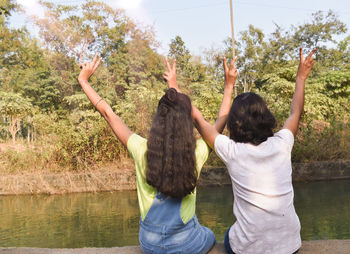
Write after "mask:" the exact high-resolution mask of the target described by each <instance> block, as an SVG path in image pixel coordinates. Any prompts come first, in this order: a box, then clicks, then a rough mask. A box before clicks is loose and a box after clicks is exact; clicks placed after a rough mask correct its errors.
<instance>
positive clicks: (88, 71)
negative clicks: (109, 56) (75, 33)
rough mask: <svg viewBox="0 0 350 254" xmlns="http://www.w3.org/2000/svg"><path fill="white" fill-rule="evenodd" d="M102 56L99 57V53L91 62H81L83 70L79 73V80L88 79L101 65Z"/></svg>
mask: <svg viewBox="0 0 350 254" xmlns="http://www.w3.org/2000/svg"><path fill="white" fill-rule="evenodd" d="M101 61H102V58H98V57H97V54H96V55H95V57H94V59H93V60H92V62H90V63H84V64H80V69H81V72H80V74H79V77H78V80H79V82H84V81H88V80H89V78H90V77H91V75H92V74H94V72H95V71H96V69H97V67H98V66H99V65H100V63H101Z"/></svg>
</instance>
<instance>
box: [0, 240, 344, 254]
mask: <svg viewBox="0 0 350 254" xmlns="http://www.w3.org/2000/svg"><path fill="white" fill-rule="evenodd" d="M224 253H226V252H225V248H224V245H223V244H222V243H219V244H216V245H215V246H214V248H213V249H212V250H211V251H210V252H209V254H224ZM0 254H142V252H141V249H140V247H138V246H126V247H113V248H81V249H44V248H2V247H0ZM298 254H350V240H318V241H304V242H303V246H302V247H301V249H300V251H299V253H298Z"/></svg>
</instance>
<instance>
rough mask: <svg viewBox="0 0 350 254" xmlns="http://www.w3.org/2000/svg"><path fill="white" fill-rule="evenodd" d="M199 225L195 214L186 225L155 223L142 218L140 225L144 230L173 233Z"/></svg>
mask: <svg viewBox="0 0 350 254" xmlns="http://www.w3.org/2000/svg"><path fill="white" fill-rule="evenodd" d="M197 225H199V222H198V219H197V216H196V215H194V216H193V217H192V219H190V220H189V221H188V222H187V223H186V224H185V225H184V224H179V225H166V224H154V223H152V222H150V221H147V220H144V221H142V219H140V227H142V228H143V229H144V230H147V231H150V232H154V233H159V234H172V233H175V232H176V233H178V232H182V231H186V230H189V229H191V228H193V227H196V226H197Z"/></svg>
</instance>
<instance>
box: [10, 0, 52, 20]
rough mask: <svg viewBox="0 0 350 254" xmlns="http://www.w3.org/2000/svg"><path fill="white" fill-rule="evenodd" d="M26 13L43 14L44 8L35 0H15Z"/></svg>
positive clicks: (40, 15)
mask: <svg viewBox="0 0 350 254" xmlns="http://www.w3.org/2000/svg"><path fill="white" fill-rule="evenodd" d="M17 3H18V4H20V5H21V6H22V8H23V10H24V11H25V12H26V14H27V15H35V16H39V17H42V16H44V13H45V10H44V8H43V7H42V6H41V5H40V4H39V3H38V1H37V0H17Z"/></svg>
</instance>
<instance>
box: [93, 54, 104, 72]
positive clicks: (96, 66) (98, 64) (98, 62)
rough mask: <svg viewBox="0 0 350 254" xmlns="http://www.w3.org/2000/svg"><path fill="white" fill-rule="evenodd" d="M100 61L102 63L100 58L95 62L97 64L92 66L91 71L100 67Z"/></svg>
mask: <svg viewBox="0 0 350 254" xmlns="http://www.w3.org/2000/svg"><path fill="white" fill-rule="evenodd" d="M101 61H102V58H101V57H100V58H99V59H98V61H97V63H96V64H95V65H94V68H93V71H96V69H97V68H98V66H100V64H101Z"/></svg>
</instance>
